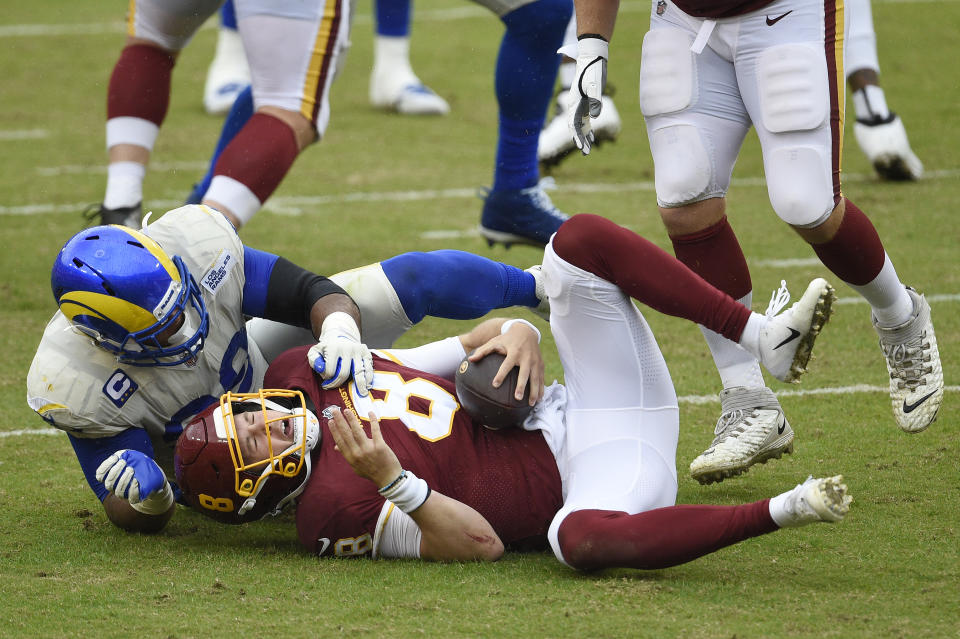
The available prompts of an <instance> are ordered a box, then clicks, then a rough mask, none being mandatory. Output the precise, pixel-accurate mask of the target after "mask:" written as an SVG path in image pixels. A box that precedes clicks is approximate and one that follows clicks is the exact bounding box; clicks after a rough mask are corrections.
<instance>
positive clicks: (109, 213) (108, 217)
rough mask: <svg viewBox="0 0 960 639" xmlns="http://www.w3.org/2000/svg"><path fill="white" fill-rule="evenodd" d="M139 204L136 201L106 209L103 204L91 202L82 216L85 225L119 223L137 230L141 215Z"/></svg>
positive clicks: (141, 210)
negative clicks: (128, 204)
mask: <svg viewBox="0 0 960 639" xmlns="http://www.w3.org/2000/svg"><path fill="white" fill-rule="evenodd" d="M141 204H142V203H141V202H137V203H136V204H134V205H133V206H121V207H119V208H115V209H108V208H107V207H105V206H104V205H103V204H93V205H91V206H89V207H87V209H86V210H85V211H84V212H83V217H84V219H85V220H86V221H87V226H90V225H97V226H103V225H106V224H120V225H121V226H129V227H130V228H132V229H136V230H138V231H139V230H140V219H141V218H142V217H143V208H142V207H141Z"/></svg>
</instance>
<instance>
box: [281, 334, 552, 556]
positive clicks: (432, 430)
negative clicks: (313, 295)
mask: <svg viewBox="0 0 960 639" xmlns="http://www.w3.org/2000/svg"><path fill="white" fill-rule="evenodd" d="M308 348H309V346H304V347H302V348H297V349H293V350H291V351H287V352H286V353H284V354H283V355H281V356H280V357H278V358H277V359H275V360H274V361H273V363H272V364H271V365H270V368H269V369H268V370H267V375H266V379H265V382H264V387H265V388H297V389H300V390H302V391H303V392H304V394H305V395H307V396H309V398H310V400H311V401H312V402H313V405H314V406H315V407H316V412H317V416H318V417H319V418H320V429H321V436H320V444H319V445H318V446H317V448H316V449H315V450H314V451H313V454H312V457H313V472H312V473H311V476H310V479H309V480H308V482H307V486H306V488H305V489H304V492H303V494H301V495H300V497H299V499H298V500H297V514H296V518H297V532H298V534H299V536H300V541H301V543H303V545H304V546H306V547H307V548H308V549H310V550H311V551H312V552H315V553H317V554H320V555H339V556H361V555H369V554H370V552H371V550H372V547H373V539H374V538H375V537H376V532H377V531H376V525H377V520H378V518H379V516H380V512H381V510H382V509H383V506H384V502H385V500H384V498H383V497H381V496H380V494H379V493H378V492H377V486H374V485H373V482H371V481H370V480H368V479H364V478H362V477H359V476H357V475H356V474H355V473H354V472H353V469H352V468H351V467H350V465H349V464H348V463H347V462H346V460H344V458H343V456H342V455H341V454H340V453H339V452H338V451H336V450H334V443H333V436H332V435H331V434H330V430H329V428H328V427H327V420H326V419H324V417H323V411H324V409H325V408H327V407H328V406H331V405H336V406H339V407H340V408H341V409H343V408H351V409H353V410H355V411H356V412H357V415H358V416H359V417H360V418H361V420H363V421H365V422H366V421H367V419H366V418H367V414H368V413H369V411H371V410H372V411H373V412H374V413H375V414H376V415H377V419H378V420H379V422H380V429H381V432H382V434H383V439H384V441H385V442H386V443H387V444H388V445H389V446H390V448H392V449H393V451H394V452H395V453H396V455H397V458H398V459H399V460H400V464H401V465H402V466H403V468H405V469H407V470H410V471H412V472H413V473H414V474H416V475H417V477H420V478H422V479H424V480H426V482H427V484H428V485H429V486H430V488H431V489H432V490H436V491H439V492H441V493H443V494H444V495H446V496H448V497H451V498H453V499H456V500H458V501H461V502H463V503H465V504H467V505H469V506H471V507H472V508H473V509H475V510H476V511H477V512H479V513H480V514H481V515H483V516H484V517H485V518H486V520H487V521H488V522H490V525H491V526H493V529H494V530H495V531H496V532H497V535H499V537H500V539H501V541H503V543H504V545H506V546H510V547H513V548H530V547H545V546H546V533H547V529H548V527H549V526H550V521H551V520H552V519H553V516H554V514H556V512H557V511H558V510H559V509H560V507H561V505H562V503H563V499H562V496H561V482H560V473H559V471H558V470H557V464H556V460H555V459H554V457H553V454H552V453H551V452H550V449H549V448H548V446H547V443H546V441H545V440H544V438H543V435H542V434H541V432H540V431H525V430H522V429H519V428H515V429H506V430H499V431H493V430H489V429H487V428H484V427H483V426H481V425H479V424H477V423H476V422H474V421H473V420H472V419H471V418H470V417H469V416H468V415H467V414H466V413H465V412H464V411H463V410H462V409H461V407H460V404H459V403H458V402H457V398H456V392H455V389H454V388H455V387H454V384H453V382H451V381H449V380H446V379H444V378H442V377H438V376H436V375H430V374H428V373H424V372H422V371H418V370H415V369H411V368H407V367H405V366H402V365H400V364H398V363H396V362H393V361H390V360H387V359H384V358H381V357H379V356H376V355H375V356H374V369H375V375H374V380H373V385H372V387H371V390H370V393H369V395H368V396H367V397H359V396H358V395H357V394H356V391H355V390H354V389H353V384H349V385H348V386H344V387H340V388H337V389H331V390H324V389H322V388H321V387H320V382H321V381H322V380H320V378H319V377H317V376H316V375H315V374H314V373H313V370H312V369H311V368H310V366H309V365H308V364H307V356H306V353H307V350H308ZM366 431H367V434H368V435H369V432H370V431H369V426H367V428H366Z"/></svg>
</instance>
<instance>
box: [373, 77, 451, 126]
mask: <svg viewBox="0 0 960 639" xmlns="http://www.w3.org/2000/svg"><path fill="white" fill-rule="evenodd" d="M370 104H372V105H373V106H374V107H376V108H378V109H385V110H387V111H395V112H396V113H399V114H401V115H446V114H448V113H450V105H449V104H447V101H446V100H444V99H443V98H441V97H440V96H439V95H437V94H436V93H434V92H433V91H432V90H431V89H430V87H428V86H426V85H425V84H423V83H422V82H421V81H420V79H419V78H417V76H415V75H413V74H412V73H394V72H393V70H387V69H376V68H375V69H374V70H373V73H371V74H370Z"/></svg>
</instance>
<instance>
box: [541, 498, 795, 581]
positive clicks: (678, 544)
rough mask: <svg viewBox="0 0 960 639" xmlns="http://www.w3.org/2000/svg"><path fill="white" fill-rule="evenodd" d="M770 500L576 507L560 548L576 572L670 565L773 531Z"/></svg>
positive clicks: (562, 526)
mask: <svg viewBox="0 0 960 639" xmlns="http://www.w3.org/2000/svg"><path fill="white" fill-rule="evenodd" d="M769 502H770V500H769V499H764V500H762V501H757V502H754V503H752V504H743V505H741V506H704V505H681V506H670V507H667V508H658V509H656V510H648V511H647V512H642V513H639V514H636V515H628V514H627V513H624V512H616V511H610V510H578V511H575V512H573V513H570V514H569V515H567V517H566V518H565V519H564V520H563V523H562V524H560V530H559V531H558V538H559V541H560V549H561V552H562V553H563V558H564V559H565V560H566V561H567V563H568V564H570V565H571V566H573V567H574V568H577V569H579V570H597V569H600V568H617V567H620V568H641V569H645V570H654V569H657V568H668V567H670V566H676V565H678V564H682V563H685V562H688V561H691V560H693V559H696V558H697V557H702V556H704V555H707V554H709V553H712V552H714V551H717V550H719V549H721V548H724V547H726V546H729V545H731V544H735V543H737V542H739V541H743V540H744V539H749V538H750V537H756V536H758V535H763V534H766V533H769V532H773V531H774V530H777V529H778V527H777V524H776V523H774V521H773V519H772V518H771V517H770V508H769V506H768V503H769Z"/></svg>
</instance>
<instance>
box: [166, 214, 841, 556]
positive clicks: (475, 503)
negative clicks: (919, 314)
mask: <svg viewBox="0 0 960 639" xmlns="http://www.w3.org/2000/svg"><path fill="white" fill-rule="evenodd" d="M543 276H544V279H545V288H546V292H547V294H548V295H549V299H550V304H551V315H550V326H551V330H552V332H553V335H554V338H555V340H556V343H557V347H558V350H559V354H560V361H561V363H562V365H563V369H564V375H565V384H564V385H561V384H557V383H554V384H552V385H550V386H549V387H546V388H544V385H543V370H544V365H543V361H542V359H541V355H540V351H539V340H540V334H539V332H538V331H537V329H536V328H535V327H533V326H532V325H531V324H529V323H527V322H524V321H522V320H519V321H515V320H506V319H502V318H497V319H492V320H487V321H485V322H483V323H481V324H480V325H479V326H477V327H476V328H474V329H473V330H472V331H470V332H468V333H466V334H463V335H460V336H458V337H452V338H448V339H446V340H442V341H440V342H434V343H431V344H427V345H424V346H421V347H419V348H415V349H406V350H390V351H380V352H378V353H377V354H376V357H375V360H374V369H375V373H374V378H373V381H372V383H371V386H370V392H369V393H368V394H367V395H366V396H360V395H359V394H357V393H356V392H355V390H354V389H353V388H352V387H351V386H350V385H348V386H346V387H341V388H339V389H327V390H324V389H322V388H321V387H320V386H319V385H318V383H317V380H316V378H315V377H314V375H313V373H312V371H311V370H310V369H309V368H308V367H306V366H305V365H304V364H303V354H302V353H301V352H298V351H297V350H294V351H291V352H289V353H286V354H284V355H282V356H281V357H279V358H278V359H277V360H275V361H274V362H273V364H271V366H270V368H269V370H268V372H267V376H266V378H265V382H264V383H265V384H266V385H267V386H268V387H273V388H280V389H284V390H278V391H261V392H260V393H257V394H252V395H240V396H231V395H229V394H228V395H225V396H224V397H223V398H221V403H220V404H219V405H218V406H215V407H212V408H211V409H208V410H207V411H205V412H204V413H203V414H201V415H200V416H199V417H198V418H197V419H196V420H194V421H193V422H192V423H191V424H190V425H188V427H187V428H186V429H185V430H184V434H183V436H182V437H181V439H180V441H179V442H178V444H177V450H176V455H175V464H174V465H175V468H176V473H177V478H178V481H179V482H180V486H181V489H182V490H183V494H184V497H185V499H186V501H187V502H188V503H189V504H191V505H192V506H194V507H195V508H197V509H198V510H200V511H201V512H203V513H205V514H207V515H209V516H211V517H213V518H215V519H218V520H220V521H224V522H228V523H243V522H245V521H252V520H255V519H259V518H260V517H262V516H264V515H265V514H267V513H273V512H278V510H279V508H281V507H282V506H283V505H284V504H286V503H291V502H292V501H293V499H296V500H297V501H296V503H297V513H296V522H297V530H298V534H299V536H300V540H301V542H302V543H303V545H304V546H305V547H306V548H308V549H309V550H311V551H312V552H314V553H316V554H318V555H321V556H369V557H420V558H423V559H437V560H446V559H496V558H498V557H500V556H501V554H502V553H503V551H504V548H505V547H507V548H508V547H511V546H514V545H517V546H530V545H537V543H538V542H539V543H541V544H542V543H544V542H547V543H549V545H550V547H551V548H552V549H553V551H554V553H555V554H556V556H557V558H558V559H559V560H560V561H561V562H563V563H565V564H567V565H570V566H572V567H575V568H579V569H596V568H603V567H611V566H625V567H636V568H660V567H665V566H671V565H675V564H678V563H682V562H685V561H689V560H691V559H694V558H696V557H699V556H702V555H704V554H706V553H709V552H713V551H715V550H717V549H719V548H722V547H724V546H727V545H729V544H732V543H735V542H738V541H742V540H744V539H747V538H749V537H753V536H757V535H760V534H763V533H768V532H772V531H774V530H777V529H778V528H780V527H784V526H799V525H803V524H807V523H812V522H817V521H829V522H833V521H839V520H840V519H842V518H843V516H844V515H845V514H846V513H847V511H848V508H849V504H850V501H851V499H850V497H849V496H848V495H846V486H845V485H844V484H843V483H842V477H839V476H837V477H832V478H827V479H814V478H809V479H808V480H807V481H805V482H804V483H802V484H800V485H798V486H797V487H796V488H794V489H792V490H790V491H787V492H785V493H783V494H781V495H778V496H777V497H774V498H773V499H763V500H760V501H756V502H753V503H749V504H743V505H737V506H704V505H681V506H678V505H676V504H675V501H676V493H677V478H676V468H675V462H674V459H675V456H676V446H677V438H678V434H679V423H678V422H679V410H678V407H677V398H676V394H675V392H674V388H673V384H672V382H671V379H670V375H669V373H668V371H667V368H666V364H665V362H664V360H663V357H662V355H661V353H660V350H659V348H658V347H657V344H656V342H655V340H654V338H653V335H652V333H651V331H650V328H649V326H648V325H647V323H646V321H645V320H644V318H643V316H642V315H641V313H640V311H639V310H638V309H637V307H636V306H635V305H634V303H633V300H632V299H631V298H633V299H637V300H640V301H642V302H643V303H645V304H647V305H648V306H650V307H652V308H655V309H657V310H660V311H662V312H665V313H668V314H671V315H675V316H679V317H684V318H686V319H690V320H692V321H697V322H701V323H703V324H704V325H706V326H709V327H711V328H712V329H713V330H716V331H717V332H719V333H721V334H723V335H726V336H727V337H728V338H730V339H733V340H736V341H738V342H739V343H741V344H742V345H743V346H744V348H747V349H748V350H750V351H751V352H753V353H754V354H755V355H756V356H757V357H758V358H759V359H760V360H761V361H762V362H764V364H765V366H767V367H768V369H769V370H770V372H771V373H773V374H774V375H776V376H777V377H778V378H780V379H785V380H793V379H795V378H796V377H797V376H798V375H799V374H801V373H802V372H803V369H804V366H805V365H806V362H807V360H808V359H809V355H810V349H811V348H812V345H813V340H814V338H815V337H816V335H817V334H818V333H819V330H820V328H822V326H823V324H824V323H825V321H826V319H827V317H828V316H829V307H830V304H831V302H832V300H833V290H832V288H831V287H830V286H829V284H827V283H826V282H825V281H823V280H820V279H818V280H814V281H813V282H812V283H811V284H810V285H809V287H808V288H807V291H806V293H805V294H804V295H803V296H802V297H801V299H800V300H799V301H798V302H797V303H796V304H794V305H793V306H792V307H791V308H790V309H788V310H787V311H785V312H783V313H780V314H779V315H774V313H775V311H772V312H770V313H769V314H768V315H761V314H758V313H752V312H751V311H750V310H749V309H748V308H746V307H744V306H743V305H742V304H740V303H739V302H737V301H735V300H733V299H732V298H731V297H729V296H728V295H726V294H725V293H722V292H721V291H719V290H717V289H715V288H714V287H713V286H711V285H710V284H708V283H707V282H706V281H704V280H703V279H702V278H700V277H699V276H698V275H696V274H695V273H693V271H691V270H690V269H688V268H687V267H686V266H684V265H683V264H682V263H680V262H679V261H677V260H676V259H674V258H672V257H671V256H669V255H668V254H666V253H664V252H663V251H661V250H660V249H659V248H657V247H656V246H655V245H653V244H651V243H650V242H647V241H646V240H644V239H643V238H641V237H639V236H638V235H636V234H634V233H632V232H631V231H629V230H627V229H624V228H622V227H618V226H617V225H615V224H613V223H612V222H610V221H608V220H606V219H605V218H602V217H599V216H593V215H578V216H574V217H573V218H571V220H570V221H568V222H567V223H566V224H564V226H562V227H561V229H560V231H558V232H557V234H556V235H554V237H553V238H552V240H551V242H550V244H549V245H548V246H547V248H546V250H545V254H544V261H543ZM665 281H667V282H671V285H669V286H667V285H665V284H663V282H665ZM785 304H786V301H783V302H782V303H781V304H780V305H779V306H780V308H782V306H783V305H785ZM493 351H497V352H501V353H504V354H505V355H506V359H505V361H504V364H503V365H502V366H501V369H500V371H499V372H498V374H497V376H496V377H495V378H494V380H493V383H494V384H498V383H499V382H500V380H502V379H503V378H504V376H505V375H506V373H507V372H508V371H509V370H510V369H511V368H513V367H514V366H518V367H519V369H520V375H519V379H518V385H517V389H516V394H517V396H518V397H520V396H521V395H522V393H523V390H524V388H525V387H527V386H529V390H530V400H529V401H530V402H531V403H533V404H534V409H533V412H532V413H531V414H530V416H529V417H528V418H527V419H526V420H524V422H523V423H522V424H518V425H517V426H518V427H517V428H516V429H506V430H489V429H486V428H484V427H483V426H481V425H480V424H479V423H478V422H476V421H474V420H473V419H472V418H470V417H468V416H466V415H465V414H464V412H463V410H462V409H461V407H460V405H459V403H458V402H457V398H456V394H455V388H454V385H453V383H452V381H451V380H452V379H453V376H454V373H455V371H456V369H457V366H458V364H459V363H460V362H461V360H462V358H463V357H464V356H465V355H466V354H467V353H471V352H472V353H471V355H470V357H471V359H473V360H479V359H481V358H483V357H484V356H485V355H486V354H488V353H490V352H493ZM231 471H232V472H231Z"/></svg>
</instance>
